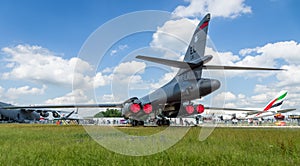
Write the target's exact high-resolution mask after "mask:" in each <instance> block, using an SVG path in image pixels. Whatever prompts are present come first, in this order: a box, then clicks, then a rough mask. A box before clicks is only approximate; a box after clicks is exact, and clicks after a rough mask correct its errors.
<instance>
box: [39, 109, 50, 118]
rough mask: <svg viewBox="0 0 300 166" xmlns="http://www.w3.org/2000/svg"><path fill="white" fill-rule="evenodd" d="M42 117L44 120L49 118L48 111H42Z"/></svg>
mask: <svg viewBox="0 0 300 166" xmlns="http://www.w3.org/2000/svg"><path fill="white" fill-rule="evenodd" d="M40 115H41V116H42V117H44V118H46V117H48V116H49V113H48V112H47V111H41V112H40Z"/></svg>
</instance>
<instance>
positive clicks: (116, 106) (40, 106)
mask: <svg viewBox="0 0 300 166" xmlns="http://www.w3.org/2000/svg"><path fill="white" fill-rule="evenodd" d="M109 107H111V108H121V107H122V104H70V105H36V106H5V107H1V109H43V108H109ZM32 111H35V110H32Z"/></svg>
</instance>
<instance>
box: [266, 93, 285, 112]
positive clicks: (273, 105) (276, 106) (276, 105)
mask: <svg viewBox="0 0 300 166" xmlns="http://www.w3.org/2000/svg"><path fill="white" fill-rule="evenodd" d="M286 95H287V91H283V92H280V93H279V94H278V95H277V96H276V98H274V99H273V100H271V101H270V102H269V103H268V104H267V105H266V106H265V107H264V110H263V111H269V110H271V109H272V110H273V111H277V110H280V108H281V106H282V103H283V100H284V99H285V97H286Z"/></svg>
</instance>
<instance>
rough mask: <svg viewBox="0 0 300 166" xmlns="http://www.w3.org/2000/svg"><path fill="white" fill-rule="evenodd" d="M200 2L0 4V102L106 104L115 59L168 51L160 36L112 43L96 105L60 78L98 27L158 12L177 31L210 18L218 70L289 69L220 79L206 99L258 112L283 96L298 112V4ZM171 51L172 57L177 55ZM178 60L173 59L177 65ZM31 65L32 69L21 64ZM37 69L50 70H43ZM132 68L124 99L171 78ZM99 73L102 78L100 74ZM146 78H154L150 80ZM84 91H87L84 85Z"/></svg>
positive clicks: (15, 0)
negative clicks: (228, 66)
mask: <svg viewBox="0 0 300 166" xmlns="http://www.w3.org/2000/svg"><path fill="white" fill-rule="evenodd" d="M202 2H205V3H206V5H203V4H202V3H199V2H196V1H194V0H187V1H183V0H166V1H160V0H155V1H150V0H149V1H148V0H147V1H140V0H130V1H127V0H124V1H123V0H107V1H80V0H75V1H71V0H63V1H58V0H57V1H56V0H54V1H53V0H52V1H37V0H35V1H33V0H27V1H21V0H7V1H5V0H4V1H1V2H0V49H1V50H2V52H1V54H0V55H1V61H0V65H1V67H0V74H1V75H2V77H1V85H0V99H1V101H5V102H10V103H15V104H24V105H27V104H38V103H42V104H44V103H50V104H63V103H71V102H72V100H73V99H72V98H73V97H74V96H75V97H76V96H79V98H78V99H80V101H79V102H83V103H85V102H88V103H93V102H95V101H99V102H109V100H110V99H111V90H110V89H111V86H112V85H111V80H112V78H111V77H112V74H113V71H117V69H122V63H120V59H122V58H124V57H126V56H127V55H128V54H130V53H131V52H135V51H136V50H137V49H139V48H142V47H147V46H148V47H149V46H150V47H151V46H153V45H154V46H157V45H159V44H166V45H168V46H167V47H170V48H174V46H173V47H172V42H171V43H168V42H167V41H164V38H163V37H162V36H160V35H159V33H157V34H158V39H159V40H158V41H155V40H154V37H153V33H156V32H145V33H140V34H136V35H133V36H128V37H126V38H123V39H122V40H120V41H119V42H117V43H115V44H114V45H113V47H112V48H110V50H109V52H107V54H106V55H105V58H106V61H104V62H105V63H104V64H102V66H100V68H99V70H97V72H98V73H96V74H98V75H97V77H95V78H94V79H96V80H97V79H98V81H99V83H97V85H98V86H97V88H96V93H97V97H96V99H94V98H93V97H90V96H89V94H87V93H86V92H85V91H84V90H78V89H73V91H72V83H71V82H70V80H71V78H69V77H71V76H70V75H67V76H65V75H66V74H64V72H66V71H70V72H71V71H72V69H73V68H72V67H74V65H73V66H72V64H73V60H74V61H75V60H78V59H75V58H76V57H77V55H78V52H79V50H80V49H81V47H82V45H83V44H84V42H85V41H86V40H87V38H88V37H89V36H90V35H91V34H92V33H93V32H94V31H95V30H96V29H97V28H98V27H100V26H101V25H103V24H105V23H106V22H108V21H110V20H112V19H114V18H116V17H118V16H120V15H123V14H127V13H130V12H135V11H143V10H163V11H168V12H170V13H173V14H174V15H176V14H177V16H182V17H180V18H179V17H178V18H176V19H174V20H176V21H175V23H176V24H179V25H180V26H183V27H184V26H186V25H182V24H180V23H181V21H182V19H184V18H185V19H189V20H191V22H194V23H197V21H199V20H200V19H201V18H202V17H203V16H204V14H205V13H207V12H210V13H211V14H212V20H211V22H210V25H209V37H210V39H211V40H212V41H213V43H214V45H215V47H216V49H217V51H218V52H219V55H220V56H221V58H223V60H224V61H225V62H224V61H223V63H224V64H233V65H247V66H253V65H254V66H263V65H266V66H268V67H280V68H281V67H285V68H288V69H289V71H288V72H283V73H272V74H271V75H269V76H266V75H263V76H262V75H261V74H260V75H258V74H259V73H258V74H257V73H251V72H250V73H241V74H240V75H238V74H233V75H232V76H229V77H226V80H227V81H226V89H225V90H224V89H221V90H219V91H216V92H215V94H214V95H213V96H212V97H211V98H212V99H213V100H216V101H217V100H218V99H220V98H223V100H222V101H224V102H225V106H228V107H263V106H264V105H265V104H267V102H268V101H269V100H270V99H271V98H273V97H274V96H275V95H276V94H277V93H279V91H281V90H283V89H285V90H288V91H289V95H288V100H287V101H286V104H285V107H296V108H298V107H299V106H300V104H299V102H300V100H299V98H300V95H299V94H300V93H299V92H300V88H299V85H300V80H299V79H300V77H299V78H296V77H297V76H296V77H295V75H297V73H299V72H297V69H300V64H299V62H300V57H297V56H296V55H299V54H300V49H299V47H300V46H299V42H300V41H299V39H300V31H299V29H300V22H299V16H300V13H299V12H298V8H299V5H300V2H299V1H297V0H285V1H283V0H261V1H247V0H245V1H243V0H236V1H231V2H230V3H232V6H228V8H227V5H225V6H224V5H223V6H220V5H222V3H223V1H220V3H214V2H213V1H209V0H204V1H202ZM224 2H225V3H226V1H224ZM228 3H229V2H228ZM228 3H227V4H228ZM195 9H197V10H195ZM198 9H199V10H198ZM145 21H147V20H145ZM168 23H170V22H168V21H166V23H165V24H161V25H159V27H158V28H161V29H163V30H166V32H169V31H168V30H170V29H169V27H168V25H169V24H168ZM141 24H144V23H143V22H141ZM190 29H191V28H189V27H187V31H190V33H192V32H193V30H192V29H191V30H190ZM172 32H173V31H172ZM175 33H176V35H179V36H181V35H185V33H184V32H183V31H176V30H175ZM160 37H162V38H160ZM184 38H185V37H184ZM187 38H189V36H188V35H187ZM174 49H175V52H178V53H180V51H181V50H176V48H174ZM24 50H25V51H24ZM241 50H243V51H244V53H243V51H241ZM37 53H38V54H37ZM23 55H24V56H23ZM150 56H151V55H150ZM155 56H160V55H159V54H157V55H155ZM162 56H163V55H162ZM22 57H23V58H25V59H27V61H24V59H22ZM32 57H34V58H32ZM179 57H180V55H178V57H177V58H179ZM72 58H73V59H72ZM173 58H174V57H173ZM175 58H176V57H175ZM32 59H34V60H33V61H34V62H28V61H31V60H32ZM42 61H43V62H44V63H47V64H50V65H49V66H46V67H45V66H43V65H42V64H43V63H42ZM135 62H136V64H123V65H124V66H123V67H124V68H125V69H126V70H127V69H128V67H127V68H126V65H131V66H132V65H136V66H139V67H141V71H140V72H141V73H140V74H137V75H135V77H134V78H133V79H134V80H135V81H136V82H134V83H133V84H132V85H131V86H135V87H139V88H133V89H132V91H131V92H130V94H132V95H138V96H139V97H142V96H140V95H143V94H146V93H148V92H149V91H151V90H153V88H154V87H157V85H154V84H157V83H158V82H159V83H160V84H163V83H164V81H167V80H168V77H169V75H170V74H171V73H172V72H173V73H174V71H173V69H170V68H163V67H162V69H163V70H165V71H164V72H163V71H162V70H157V69H146V70H144V68H145V66H147V65H149V64H148V63H144V62H141V61H135ZM35 63H37V64H38V65H37V66H36V67H35V66H34V65H33V64H35ZM83 63H84V62H83ZM51 65H52V66H51ZM64 65H66V66H64ZM85 65H86V64H85ZM51 67H53V68H52V69H53V70H51ZM90 67H91V66H89V65H86V68H85V69H84V71H87V70H89V69H88V68H90ZM104 69H107V70H106V71H103V70H104ZM128 70H130V69H128ZM298 71H299V70H298ZM153 72H157V74H156V75H155V76H154V75H153ZM122 74H124V73H122ZM126 74H128V73H125V75H124V76H125V77H126V76H127V75H126ZM168 74H169V75H168ZM81 76H82V78H89V77H85V76H84V75H81ZM80 78H81V77H80ZM89 79H90V78H89ZM85 84H86V85H90V84H89V82H85V83H84V85H85ZM143 86H146V87H148V88H143ZM149 87H150V88H149ZM84 88H86V87H84ZM222 96H223V97H222ZM224 96H225V99H224ZM115 100H116V99H115ZM203 102H206V103H208V104H211V103H212V102H207V101H203Z"/></svg>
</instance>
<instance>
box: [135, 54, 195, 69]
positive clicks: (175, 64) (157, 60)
mask: <svg viewBox="0 0 300 166" xmlns="http://www.w3.org/2000/svg"><path fill="white" fill-rule="evenodd" d="M136 58H138V59H142V60H145V61H149V62H154V63H159V64H163V65H166V66H172V67H176V68H181V69H189V68H192V69H193V68H195V67H198V66H200V64H196V63H188V62H182V61H174V60H168V59H162V58H154V57H148V56H142V55H138V56H136Z"/></svg>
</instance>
